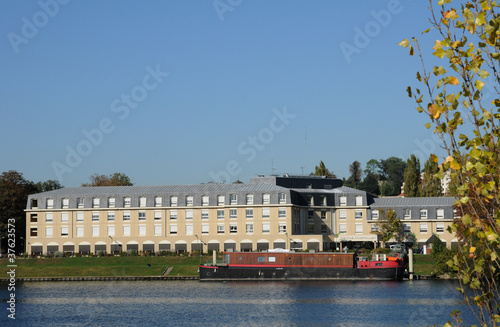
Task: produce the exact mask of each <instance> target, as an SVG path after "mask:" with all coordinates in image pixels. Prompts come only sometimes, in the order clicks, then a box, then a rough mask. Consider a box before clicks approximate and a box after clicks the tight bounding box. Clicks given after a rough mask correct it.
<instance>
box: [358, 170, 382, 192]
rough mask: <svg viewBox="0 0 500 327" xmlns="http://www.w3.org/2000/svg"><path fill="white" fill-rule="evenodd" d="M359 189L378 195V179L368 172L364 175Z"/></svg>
mask: <svg viewBox="0 0 500 327" xmlns="http://www.w3.org/2000/svg"><path fill="white" fill-rule="evenodd" d="M360 189H361V190H363V191H366V192H368V193H371V194H374V195H380V187H379V185H378V177H377V176H376V175H375V174H373V173H371V172H369V173H368V174H366V175H365V178H364V179H363V182H362V183H361V188H360Z"/></svg>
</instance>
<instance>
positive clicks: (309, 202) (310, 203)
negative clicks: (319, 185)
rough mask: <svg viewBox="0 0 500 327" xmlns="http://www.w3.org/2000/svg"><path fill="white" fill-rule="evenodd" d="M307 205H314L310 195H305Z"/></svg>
mask: <svg viewBox="0 0 500 327" xmlns="http://www.w3.org/2000/svg"><path fill="white" fill-rule="evenodd" d="M307 205H308V206H312V205H314V201H313V197H312V196H311V195H308V196H307Z"/></svg>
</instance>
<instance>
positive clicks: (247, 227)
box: [246, 224, 253, 234]
mask: <svg viewBox="0 0 500 327" xmlns="http://www.w3.org/2000/svg"><path fill="white" fill-rule="evenodd" d="M246 231H247V234H253V224H247V225H246Z"/></svg>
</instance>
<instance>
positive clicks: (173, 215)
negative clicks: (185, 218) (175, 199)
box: [170, 210, 177, 220]
mask: <svg viewBox="0 0 500 327" xmlns="http://www.w3.org/2000/svg"><path fill="white" fill-rule="evenodd" d="M176 219H177V210H170V220H176Z"/></svg>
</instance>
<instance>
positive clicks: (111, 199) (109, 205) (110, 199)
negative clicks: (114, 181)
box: [108, 197, 116, 208]
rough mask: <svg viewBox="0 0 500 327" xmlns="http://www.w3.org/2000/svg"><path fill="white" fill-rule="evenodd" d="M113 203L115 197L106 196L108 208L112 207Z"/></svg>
mask: <svg viewBox="0 0 500 327" xmlns="http://www.w3.org/2000/svg"><path fill="white" fill-rule="evenodd" d="M115 203H116V199H115V198H113V197H111V198H108V208H114V207H115Z"/></svg>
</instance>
